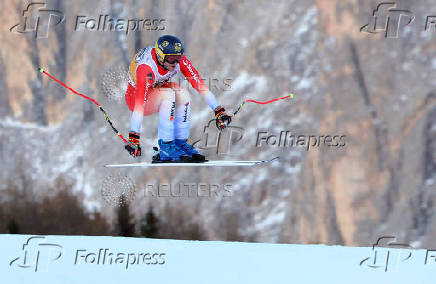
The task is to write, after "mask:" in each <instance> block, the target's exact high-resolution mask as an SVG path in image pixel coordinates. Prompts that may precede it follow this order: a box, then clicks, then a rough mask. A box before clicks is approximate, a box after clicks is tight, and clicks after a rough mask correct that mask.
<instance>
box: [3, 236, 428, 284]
mask: <svg viewBox="0 0 436 284" xmlns="http://www.w3.org/2000/svg"><path fill="white" fill-rule="evenodd" d="M30 237H33V236H26V235H0V249H1V251H2V253H1V254H0V263H1V265H0V275H1V279H2V281H3V282H2V283H9V284H14V283H33V284H38V283H56V284H64V283H80V284H82V283H105V284H111V283H116V284H119V283H136V282H138V281H139V282H141V283H177V284H185V283H189V284H193V283H207V284H223V283H226V284H233V283H237V284H241V283H249V284H257V283H259V284H260V283H261V284H264V283H274V284H282V283H283V284H289V283H305V284H311V283H317V284H319V283H323V284H329V283H334V284H337V283H353V284H368V283H395V284H403V283H404V284H410V283H433V282H434V275H435V272H436V263H435V262H434V260H431V261H429V262H427V263H425V258H426V252H427V250H424V249H421V250H408V249H398V248H381V247H376V250H377V256H378V258H375V250H374V249H373V248H372V247H342V246H325V245H291V244H266V243H237V242H218V241H209V242H203V241H176V240H160V239H146V238H122V237H89V236H37V237H38V238H30ZM23 244H25V245H24V246H23ZM388 252H389V257H390V259H389V262H386V260H385V259H386V255H387V253H388ZM38 253H39V254H38ZM147 253H148V255H147ZM409 253H411V257H410V258H408V259H407V260H404V259H405V256H407V255H408V254H409ZM25 254H26V256H27V258H26V262H24V255H25ZM110 254H112V255H110ZM430 255H434V253H432V252H431V251H430ZM99 256H100V257H99ZM150 256H152V257H153V258H152V259H150ZM37 257H38V262H36V258H37ZM111 260H112V262H111ZM147 263H148V264H147ZM150 263H155V264H150ZM36 265H38V269H37V271H35V267H36ZM385 267H387V271H386V272H385Z"/></svg>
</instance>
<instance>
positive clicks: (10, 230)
mask: <svg viewBox="0 0 436 284" xmlns="http://www.w3.org/2000/svg"><path fill="white" fill-rule="evenodd" d="M19 232H20V227H19V226H18V223H17V222H16V221H15V219H14V218H9V220H8V222H7V223H6V233H7V234H18V233H19Z"/></svg>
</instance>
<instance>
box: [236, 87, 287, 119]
mask: <svg viewBox="0 0 436 284" xmlns="http://www.w3.org/2000/svg"><path fill="white" fill-rule="evenodd" d="M287 98H291V99H292V98H294V94H292V93H291V94H289V95H287V96H284V97H281V98H276V99H272V100H269V101H265V102H260V101H256V100H252V99H245V100H244V101H243V102H242V103H240V104H239V106H238V108H237V109H236V110H235V111H234V112H233V113H232V114H231V115H230V116H231V117H234V116H235V115H236V114H237V113H238V112H239V111H240V110H241V108H242V107H243V106H244V105H245V103H255V104H260V105H266V104H270V103H272V102H276V101H279V100H284V99H287Z"/></svg>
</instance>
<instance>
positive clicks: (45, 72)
mask: <svg viewBox="0 0 436 284" xmlns="http://www.w3.org/2000/svg"><path fill="white" fill-rule="evenodd" d="M38 71H39V72H40V73H41V74H45V75H47V76H48V77H50V78H51V79H52V80H53V81H55V82H57V83H58V84H60V85H61V86H62V87H64V88H65V89H68V90H70V91H71V92H72V93H74V94H76V95H79V96H81V97H83V98H85V99H88V100H90V101H92V102H93V103H94V104H95V105H96V106H97V107H98V108H99V109H100V111H101V112H102V113H103V115H104V118H105V119H106V121H107V122H108V123H109V125H110V126H111V127H112V130H113V131H114V132H115V134H117V135H118V136H119V137H120V138H121V139H122V140H123V142H124V143H128V142H127V140H126V138H124V136H123V135H122V134H121V133H120V132H119V131H118V130H117V129H116V128H115V127H114V125H113V124H112V121H111V120H110V119H109V116H108V115H107V113H106V111H105V110H104V109H103V108H102V107H101V105H100V104H99V103H98V102H97V101H96V100H94V99H93V98H90V97H88V96H85V95H84V94H81V93H79V92H76V91H75V90H73V89H72V88H70V87H68V86H67V85H65V84H64V83H62V82H61V81H59V80H58V79H56V78H55V77H53V76H52V75H50V74H49V73H48V72H47V71H45V70H44V69H43V68H41V67H39V68H38Z"/></svg>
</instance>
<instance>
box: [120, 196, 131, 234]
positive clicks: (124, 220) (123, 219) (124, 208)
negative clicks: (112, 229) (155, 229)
mask: <svg viewBox="0 0 436 284" xmlns="http://www.w3.org/2000/svg"><path fill="white" fill-rule="evenodd" d="M117 216H118V224H117V234H118V235H119V236H123V237H134V236H135V224H134V223H132V222H131V220H132V216H131V215H130V207H129V204H128V202H126V197H125V196H124V195H121V197H120V207H118V212H117Z"/></svg>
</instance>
